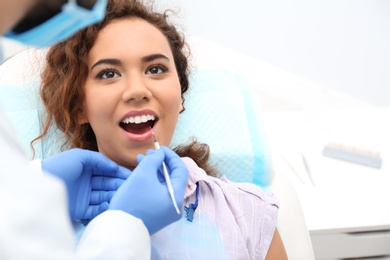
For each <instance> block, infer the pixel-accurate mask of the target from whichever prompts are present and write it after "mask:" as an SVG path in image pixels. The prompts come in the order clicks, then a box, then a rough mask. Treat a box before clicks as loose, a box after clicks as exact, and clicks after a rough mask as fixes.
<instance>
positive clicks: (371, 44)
mask: <svg viewBox="0 0 390 260" xmlns="http://www.w3.org/2000/svg"><path fill="white" fill-rule="evenodd" d="M156 2H159V1H156ZM162 2H164V4H166V5H165V6H169V7H179V8H180V13H179V14H180V16H181V19H182V20H180V21H179V22H180V23H181V24H182V25H183V27H184V28H185V29H186V30H187V32H188V34H190V35H191V34H193V35H198V36H201V37H205V38H208V39H210V40H212V41H215V42H216V43H220V44H224V45H226V46H227V47H229V48H233V49H235V50H238V51H241V52H243V53H245V54H249V55H252V56H253V57H255V58H258V59H260V60H262V61H264V62H267V63H269V64H272V65H275V66H277V67H279V68H282V69H286V70H288V71H290V72H292V73H295V74H297V75H299V76H302V77H305V78H307V79H308V80H312V81H314V82H316V83H319V84H325V85H327V86H330V87H332V88H336V89H338V90H339V91H342V92H344V93H346V94H348V95H351V96H354V97H356V98H358V99H360V100H362V101H366V102H369V103H371V104H373V105H378V106H384V105H387V106H388V105H390V1H388V0H323V1H320V0H294V1H288V0H280V1H277V0H269V1H268V0H240V1H233V0H163V1H162ZM226 58H227V59H228V57H226ZM242 66H245V64H243V65H242Z"/></svg>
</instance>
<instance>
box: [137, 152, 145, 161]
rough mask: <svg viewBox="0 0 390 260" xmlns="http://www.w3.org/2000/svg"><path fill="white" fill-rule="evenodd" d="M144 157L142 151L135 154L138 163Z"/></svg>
mask: <svg viewBox="0 0 390 260" xmlns="http://www.w3.org/2000/svg"><path fill="white" fill-rule="evenodd" d="M144 157H145V155H143V154H142V153H140V154H138V155H137V162H138V163H141V161H142V159H143V158H144Z"/></svg>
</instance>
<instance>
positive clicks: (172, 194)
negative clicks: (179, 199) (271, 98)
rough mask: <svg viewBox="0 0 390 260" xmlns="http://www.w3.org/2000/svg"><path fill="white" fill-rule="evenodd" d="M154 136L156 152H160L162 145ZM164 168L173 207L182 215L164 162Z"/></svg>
mask: <svg viewBox="0 0 390 260" xmlns="http://www.w3.org/2000/svg"><path fill="white" fill-rule="evenodd" d="M152 135H153V142H154V148H156V150H158V149H160V144H159V143H158V142H157V140H156V136H155V135H154V132H152ZM162 167H163V172H164V178H165V181H166V182H167V187H168V192H169V195H170V196H171V198H172V202H173V206H175V209H176V212H177V214H180V210H179V208H178V206H177V203H176V199H175V194H174V193H173V188H172V182H171V178H170V177H169V174H168V170H167V166H166V164H165V162H164V161H163V162H162Z"/></svg>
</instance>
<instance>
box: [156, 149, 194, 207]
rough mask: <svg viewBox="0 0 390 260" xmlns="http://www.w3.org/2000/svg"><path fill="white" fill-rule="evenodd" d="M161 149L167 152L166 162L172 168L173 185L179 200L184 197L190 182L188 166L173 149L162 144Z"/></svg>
mask: <svg viewBox="0 0 390 260" xmlns="http://www.w3.org/2000/svg"><path fill="white" fill-rule="evenodd" d="M161 150H163V151H164V153H165V162H166V164H167V167H168V168H169V170H170V172H169V173H170V178H171V182H172V187H173V189H174V190H175V194H178V196H176V199H177V200H181V201H180V202H181V203H182V202H183V201H182V198H184V192H185V189H186V187H187V183H188V174H189V172H188V168H187V167H186V165H185V164H184V162H183V160H182V159H181V158H180V157H179V156H178V155H177V154H176V153H175V152H174V151H172V150H171V149H169V148H167V147H165V146H162V147H161Z"/></svg>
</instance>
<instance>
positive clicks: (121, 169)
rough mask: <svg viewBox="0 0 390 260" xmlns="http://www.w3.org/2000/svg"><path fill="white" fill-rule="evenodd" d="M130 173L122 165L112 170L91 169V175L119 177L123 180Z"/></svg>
mask: <svg viewBox="0 0 390 260" xmlns="http://www.w3.org/2000/svg"><path fill="white" fill-rule="evenodd" d="M130 174H131V171H130V170H129V169H127V168H125V167H123V166H118V168H117V169H116V170H114V171H101V170H100V169H97V168H94V169H92V175H96V176H107V177H113V178H120V179H123V180H126V179H127V178H128V177H129V176H130Z"/></svg>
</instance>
